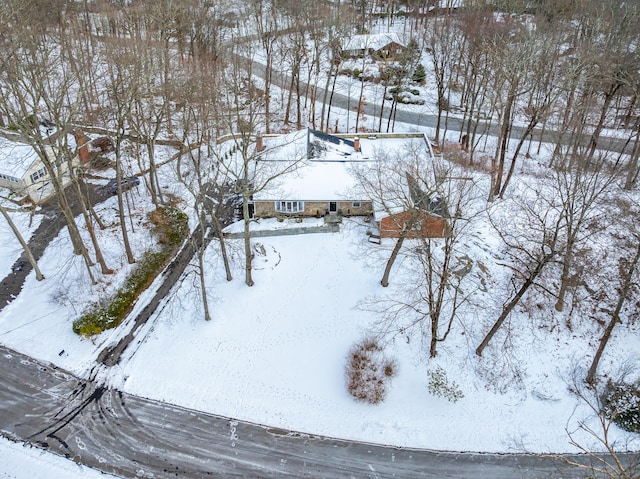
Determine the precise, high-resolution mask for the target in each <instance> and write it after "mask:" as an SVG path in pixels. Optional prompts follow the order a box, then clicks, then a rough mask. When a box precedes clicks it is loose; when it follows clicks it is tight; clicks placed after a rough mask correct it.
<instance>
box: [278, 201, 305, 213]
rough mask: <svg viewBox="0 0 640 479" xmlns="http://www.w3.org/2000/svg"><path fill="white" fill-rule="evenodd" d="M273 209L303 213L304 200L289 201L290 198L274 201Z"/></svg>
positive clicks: (279, 211)
mask: <svg viewBox="0 0 640 479" xmlns="http://www.w3.org/2000/svg"><path fill="white" fill-rule="evenodd" d="M275 210H276V211H277V212H278V213H303V212H304V201H291V200H282V201H276V202H275Z"/></svg>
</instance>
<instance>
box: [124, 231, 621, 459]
mask: <svg viewBox="0 0 640 479" xmlns="http://www.w3.org/2000/svg"><path fill="white" fill-rule="evenodd" d="M261 223H263V224H264V223H265V221H264V220H263V221H262V222H261ZM366 229H367V226H366V225H356V224H354V223H350V222H346V223H345V224H344V225H343V228H342V231H341V232H340V233H335V234H311V235H300V236H293V237H268V238H257V239H255V240H253V243H254V245H255V246H256V252H257V254H256V259H255V262H254V264H255V270H254V273H255V275H254V279H255V286H253V287H252V288H248V287H246V286H245V285H244V283H243V271H242V270H241V269H240V266H241V263H242V261H241V259H242V257H241V255H237V256H236V257H235V261H236V266H237V268H236V272H235V279H234V280H233V281H232V282H230V283H227V282H225V281H224V280H223V278H221V277H220V276H219V274H217V273H216V272H217V271H220V264H218V263H217V255H216V253H215V251H216V245H215V244H214V243H212V246H211V247H210V251H209V253H208V256H209V259H210V261H211V268H210V270H209V276H208V282H209V285H210V286H209V294H210V295H211V296H212V297H213V298H211V297H210V300H211V301H212V313H213V320H212V321H211V322H206V321H204V319H203V317H202V313H201V304H200V302H199V298H198V297H197V294H196V293H195V292H194V288H193V284H194V281H195V280H186V281H184V282H183V284H182V285H181V287H180V288H179V289H178V290H177V291H176V290H174V293H173V295H172V298H171V300H170V301H169V302H168V304H167V305H166V307H165V308H164V309H163V310H162V312H161V313H160V315H159V317H157V319H155V322H154V325H153V327H152V330H151V331H150V332H149V333H148V335H147V336H146V338H145V341H144V344H143V345H142V346H141V347H140V348H139V349H138V350H137V352H136V354H135V356H134V357H133V358H132V359H131V360H130V362H128V363H126V365H125V366H124V367H123V368H122V369H121V370H120V371H119V376H120V377H119V378H118V377H117V376H115V377H113V378H112V380H113V383H114V385H115V386H117V387H122V388H124V389H125V390H126V391H127V392H130V393H134V394H138V395H141V396H146V397H152V398H154V399H159V400H162V401H167V402H171V403H176V404H180V405H183V406H186V407H189V408H195V409H199V410H204V411H209V412H212V413H216V414H219V415H222V416H228V417H234V418H239V419H243V420H247V421H252V422H257V423H262V424H268V425H273V426H278V427H282V428H288V429H292V430H295V431H300V432H305V433H310V434H321V435H327V436H333V437H341V438H348V439H355V440H361V441H366V442H375V443H382V444H392V445H397V446H407V447H420V448H433V449H446V450H460V451H493V452H498V451H530V452H548V451H554V452H559V451H572V450H573V449H572V448H571V447H570V446H569V444H568V437H567V435H566V432H565V427H566V426H567V425H570V427H571V424H572V425H573V426H575V419H584V418H585V417H586V415H587V414H588V411H586V410H585V409H584V408H583V407H582V406H580V405H579V404H578V402H577V401H576V400H575V399H574V398H573V397H572V396H570V395H569V394H568V392H567V387H568V384H567V382H566V381H567V379H566V378H567V375H568V374H569V367H570V366H571V364H570V361H567V357H571V356H577V355H579V354H580V351H584V347H585V344H584V342H582V341H581V339H580V338H574V339H572V340H571V341H572V342H571V343H569V338H568V337H565V336H562V335H561V334H555V335H554V334H551V335H543V334H542V333H537V332H536V331H535V330H533V331H532V330H531V328H530V325H529V324H528V322H527V319H526V318H524V317H518V318H514V321H519V320H521V321H523V328H522V330H521V331H520V332H519V333H518V332H515V333H514V334H513V337H512V338H511V341H513V342H514V350H515V351H517V353H514V358H513V360H516V361H520V362H521V364H520V365H519V366H518V368H516V371H519V372H521V377H519V378H517V381H520V384H511V385H509V386H508V387H507V386H506V385H505V384H502V383H506V382H511V381H512V380H513V378H512V376H509V375H508V374H513V373H512V372H509V373H505V376H504V377H499V376H500V375H499V374H498V375H496V376H498V377H497V378H494V379H493V386H487V382H486V381H485V380H482V379H479V378H478V376H477V375H476V374H474V372H473V371H474V369H479V368H482V367H490V366H487V365H491V364H493V363H492V361H493V360H492V358H491V357H490V354H488V353H487V356H489V358H486V359H483V360H481V361H478V359H477V358H476V357H475V355H474V354H473V348H475V346H477V338H476V337H475V336H476V334H477V333H479V332H481V331H476V332H474V330H473V328H469V329H467V330H463V329H462V328H460V327H459V326H456V327H455V329H456V330H455V331H454V333H452V334H453V335H454V337H452V338H450V339H448V340H447V342H445V343H442V345H441V346H440V348H441V354H440V355H439V356H438V357H437V358H436V359H434V360H429V359H428V357H427V355H428V346H426V345H422V344H420V343H419V341H414V342H411V344H407V341H406V340H405V338H397V339H396V340H395V341H391V342H389V343H388V344H386V353H387V355H389V356H390V357H392V358H394V359H395V360H396V361H397V364H398V375H397V377H395V378H394V379H393V381H392V384H391V389H390V391H389V393H388V396H387V398H386V400H385V401H384V402H383V403H382V404H380V405H377V406H372V405H368V404H363V403H358V402H356V401H354V399H353V398H352V397H351V396H350V395H349V394H348V392H347V390H346V387H345V376H344V371H345V364H346V360H347V353H348V351H349V349H350V347H351V346H352V345H353V343H354V342H356V341H359V340H360V339H361V338H363V337H364V336H366V335H368V334H369V331H370V329H371V328H372V327H373V326H374V324H375V321H374V319H375V318H373V317H372V313H368V312H366V311H363V310H362V309H361V308H359V307H358V305H359V302H360V301H362V300H365V299H366V298H370V297H372V295H377V294H397V292H398V288H399V287H401V286H402V285H401V284H400V283H401V281H400V280H399V281H397V282H396V283H394V275H392V285H391V286H390V287H389V288H388V289H386V290H384V292H383V291H382V289H383V288H381V286H380V285H379V279H380V275H381V271H382V269H381V266H382V265H383V264H384V263H383V261H384V260H385V259H386V257H387V255H388V252H389V249H390V248H391V247H392V244H391V243H388V244H387V243H385V242H383V245H382V246H378V245H374V244H371V243H368V242H367V240H366V234H365V231H366ZM387 241H390V240H387ZM239 242H240V240H235V242H234V241H230V243H231V244H232V246H234V247H235V249H236V250H239V248H240V245H239ZM478 244H479V246H474V245H473V244H472V243H470V244H469V247H470V248H476V249H477V250H478V251H477V254H478V255H486V253H483V252H482V249H483V248H486V246H485V245H482V244H480V243H479V242H478ZM232 249H233V248H232ZM401 276H402V275H401V274H400V273H398V276H397V277H398V278H399V279H400V278H401ZM486 312H487V313H492V314H489V316H488V319H492V318H493V317H494V316H493V314H495V311H494V310H493V305H491V304H487V310H486ZM476 324H482V318H478V321H477V323H476ZM481 329H482V328H481ZM536 335H537V336H539V337H537V338H536ZM534 339H535V340H534ZM616 343H617V344H615V345H611V349H610V350H612V351H613V350H618V351H621V352H626V353H627V354H632V348H633V344H630V341H629V340H627V342H626V343H625V341H624V340H622V341H620V340H618V341H616ZM590 347H591V346H590ZM516 355H517V356H516ZM438 365H439V366H441V367H442V368H443V369H444V370H445V371H446V373H447V376H448V378H449V379H450V380H451V381H455V382H456V383H457V384H458V385H459V388H460V390H461V391H462V392H463V393H464V396H465V397H464V398H463V399H461V400H460V401H458V402H457V403H452V402H448V401H447V400H446V399H443V398H440V397H436V396H433V395H430V394H429V392H428V375H427V371H428V370H434V369H435V367H436V366H438ZM485 377H491V374H490V373H486V374H485ZM501 381H502V383H501ZM517 381H515V382H517ZM498 389H502V390H503V391H504V392H503V393H501V392H499V391H498ZM576 408H577V410H575V409H576ZM574 410H575V411H574ZM572 418H573V419H572Z"/></svg>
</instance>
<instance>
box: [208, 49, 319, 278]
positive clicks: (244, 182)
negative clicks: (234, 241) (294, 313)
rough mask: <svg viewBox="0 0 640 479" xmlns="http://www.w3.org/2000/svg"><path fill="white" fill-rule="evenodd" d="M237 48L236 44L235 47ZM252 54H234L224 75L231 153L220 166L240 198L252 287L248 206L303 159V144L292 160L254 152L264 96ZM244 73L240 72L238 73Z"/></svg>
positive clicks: (248, 52) (245, 247) (248, 270)
mask: <svg viewBox="0 0 640 479" xmlns="http://www.w3.org/2000/svg"><path fill="white" fill-rule="evenodd" d="M237 46H238V45H237ZM253 55H254V52H251V51H244V52H243V56H240V55H235V57H234V58H235V59H234V61H232V62H231V64H230V66H229V68H228V70H227V71H226V72H225V75H226V76H225V83H226V86H227V88H226V98H225V102H226V107H227V108H228V111H229V115H228V116H225V117H224V118H225V120H226V124H227V125H228V126H229V129H230V130H231V131H233V135H232V141H233V145H234V146H233V149H232V150H233V151H232V152H231V154H230V155H228V156H227V158H226V161H223V162H222V163H221V164H220V168H221V169H222V170H223V171H224V174H225V175H226V176H227V178H228V179H229V180H230V181H231V182H232V183H233V184H234V185H235V192H236V193H238V194H239V195H240V196H241V198H242V220H243V223H244V229H243V238H244V240H243V242H244V254H245V283H246V284H247V286H253V284H254V281H253V275H252V261H253V251H252V247H251V231H250V225H251V222H252V221H253V214H252V211H251V208H250V205H251V204H252V201H253V196H254V195H255V194H257V193H259V192H260V191H263V190H264V189H266V188H268V187H269V186H272V185H273V183H274V182H276V180H277V179H278V178H280V177H281V176H282V175H285V174H287V173H291V172H292V171H295V169H296V168H297V167H298V166H299V164H300V162H301V161H302V160H303V159H304V158H305V157H306V153H307V152H306V145H305V148H303V150H304V153H303V152H302V151H296V152H294V155H293V157H287V156H286V155H285V157H283V158H271V160H278V161H263V160H265V158H266V156H265V152H264V151H258V148H257V145H256V136H257V135H258V134H259V129H260V127H261V123H262V121H261V118H263V115H262V113H263V112H264V104H263V102H264V97H263V96H262V95H261V94H259V92H258V89H257V88H256V86H255V84H254V83H253V78H252V77H253V67H254V60H253ZM241 72H244V73H241Z"/></svg>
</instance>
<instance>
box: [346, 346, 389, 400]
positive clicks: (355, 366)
mask: <svg viewBox="0 0 640 479" xmlns="http://www.w3.org/2000/svg"><path fill="white" fill-rule="evenodd" d="M395 375H396V363H395V361H393V360H390V359H388V358H387V357H386V356H385V355H384V351H383V349H382V347H380V345H379V344H378V343H377V341H376V340H375V339H372V338H365V339H363V340H362V341H360V342H359V343H356V344H355V345H354V346H353V347H352V348H351V350H350V351H349V356H348V361H347V370H346V376H347V389H348V390H349V394H351V395H352V396H353V397H354V398H356V399H357V400H358V401H363V402H368V403H370V404H378V403H380V402H382V401H383V400H384V398H385V395H386V392H387V386H388V383H389V381H390V380H391V378H392V377H393V376H395Z"/></svg>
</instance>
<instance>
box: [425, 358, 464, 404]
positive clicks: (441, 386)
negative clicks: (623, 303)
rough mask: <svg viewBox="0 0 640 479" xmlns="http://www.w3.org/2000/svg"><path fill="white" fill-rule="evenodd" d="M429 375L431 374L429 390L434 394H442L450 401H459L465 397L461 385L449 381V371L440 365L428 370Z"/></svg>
mask: <svg viewBox="0 0 640 479" xmlns="http://www.w3.org/2000/svg"><path fill="white" fill-rule="evenodd" d="M427 375H428V376H429V385H428V388H429V392H430V393H431V394H433V395H434V396H440V397H442V398H445V399H446V400H447V401H449V402H457V401H458V399H462V398H463V397H464V393H463V392H462V391H461V390H460V386H458V385H457V384H456V383H455V382H453V381H452V382H451V383H449V379H447V373H446V372H445V370H444V369H442V368H441V367H440V366H438V367H436V369H435V370H431V371H427Z"/></svg>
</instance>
